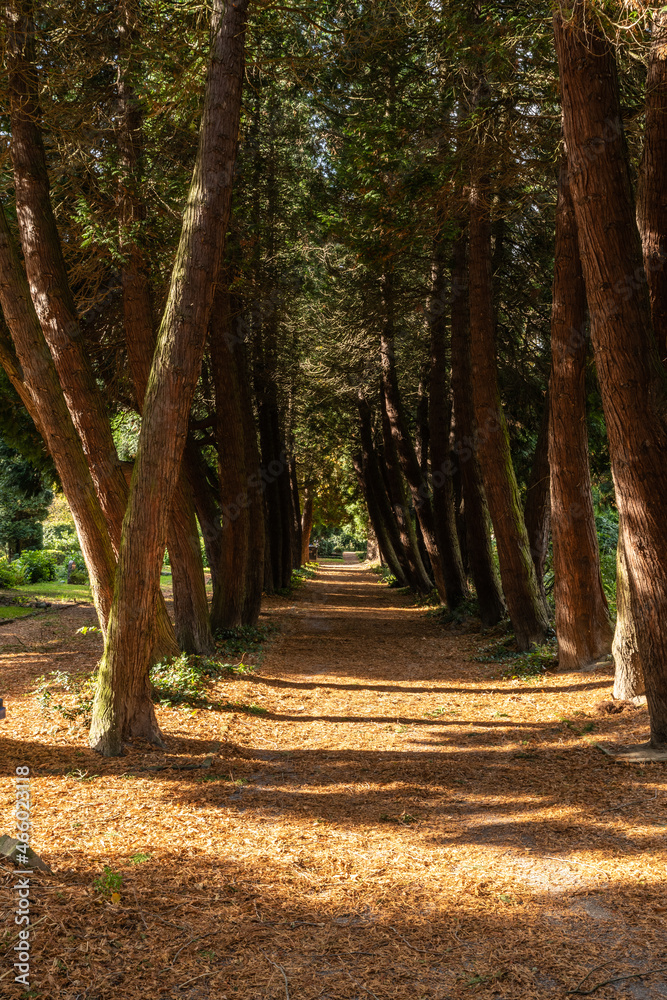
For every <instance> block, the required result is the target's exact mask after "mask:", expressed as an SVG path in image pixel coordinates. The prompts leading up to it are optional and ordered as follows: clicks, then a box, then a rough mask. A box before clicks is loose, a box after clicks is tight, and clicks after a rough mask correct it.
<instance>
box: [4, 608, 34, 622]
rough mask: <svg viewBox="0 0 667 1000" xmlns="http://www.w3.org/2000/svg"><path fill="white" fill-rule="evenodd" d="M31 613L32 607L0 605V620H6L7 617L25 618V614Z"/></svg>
mask: <svg viewBox="0 0 667 1000" xmlns="http://www.w3.org/2000/svg"><path fill="white" fill-rule="evenodd" d="M32 613H33V609H32V608H17V607H15V606H10V607H8V608H2V607H0V621H3V620H5V621H6V620H7V619H8V618H25V616H26V615H31V614H32Z"/></svg>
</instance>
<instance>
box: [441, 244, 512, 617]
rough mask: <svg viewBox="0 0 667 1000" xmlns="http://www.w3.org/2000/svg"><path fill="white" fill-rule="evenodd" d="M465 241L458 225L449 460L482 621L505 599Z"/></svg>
mask: <svg viewBox="0 0 667 1000" xmlns="http://www.w3.org/2000/svg"><path fill="white" fill-rule="evenodd" d="M467 245H468V239H467V234H466V232H465V230H461V232H460V233H459V235H458V236H457V238H456V240H455V242H454V253H453V259H452V312H451V322H452V337H451V352H452V396H453V399H454V412H455V418H456V419H455V430H456V434H455V441H454V447H453V456H454V461H453V464H454V463H455V464H456V466H457V467H458V470H459V473H460V476H461V490H462V493H463V503H464V510H465V525H466V537H467V553H468V562H469V565H470V574H471V576H472V579H473V583H474V584H475V591H476V593H477V602H478V604H479V612H480V617H481V619H482V621H483V623H484V624H485V625H495V624H496V622H498V621H500V619H501V618H502V616H503V614H504V611H505V603H504V601H503V596H502V591H501V588H500V580H499V578H498V572H497V570H496V566H495V563H494V560H493V550H492V546H491V532H490V523H489V510H488V507H487V503H486V495H485V493H484V483H483V481H482V473H481V469H480V467H479V461H478V457H477V429H476V426H475V412H474V406H473V397H472V368H471V359H470V311H469V302H468V261H467Z"/></svg>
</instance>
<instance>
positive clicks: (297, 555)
mask: <svg viewBox="0 0 667 1000" xmlns="http://www.w3.org/2000/svg"><path fill="white" fill-rule="evenodd" d="M289 471H290V496H291V500H292V502H291V509H292V522H293V524H294V531H293V533H292V555H293V560H292V567H293V568H294V569H299V567H300V566H301V505H300V503H299V482H298V479H297V474H296V459H295V458H294V456H292V457H291V458H290V462H289Z"/></svg>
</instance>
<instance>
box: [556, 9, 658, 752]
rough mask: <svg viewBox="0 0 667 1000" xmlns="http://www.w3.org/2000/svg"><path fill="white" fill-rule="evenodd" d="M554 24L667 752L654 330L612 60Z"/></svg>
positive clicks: (598, 37)
mask: <svg viewBox="0 0 667 1000" xmlns="http://www.w3.org/2000/svg"><path fill="white" fill-rule="evenodd" d="M567 14H568V19H567V20H565V17H564V16H563V13H562V8H561V12H560V13H559V12H558V11H557V12H556V14H555V17H554V30H555V36H556V50H557V54H558V63H559V68H560V78H561V93H562V103H563V128H564V133H565V142H566V146H567V153H568V168H569V179H570V186H571V190H572V199H573V203H574V209H575V216H576V221H577V230H578V233H579V251H580V254H581V263H582V269H583V273H584V279H585V282H586V297H587V300H588V307H589V310H590V316H591V337H592V340H593V348H594V352H595V361H596V365H597V371H598V378H599V382H600V390H601V394H602V403H603V408H604V414H605V420H606V424H607V434H608V438H609V452H610V456H611V463H612V472H613V475H614V483H615V486H616V501H617V504H618V509H619V514H620V518H621V522H622V525H623V541H624V545H625V556H626V559H627V575H628V585H629V592H630V603H631V607H632V615H633V618H634V623H635V629H636V633H637V645H638V649H639V653H640V656H641V662H642V666H643V669H644V680H645V683H646V696H647V702H648V709H649V716H650V721H651V737H650V739H651V745H652V746H653V747H654V748H664V747H665V746H667V625H666V619H665V609H666V608H667V506H666V504H667V501H666V497H667V418H666V403H667V384H666V380H667V376H666V374H665V370H664V368H663V366H662V364H661V359H660V355H659V353H658V348H657V342H656V340H655V336H654V333H653V327H652V323H651V303H650V299H649V292H648V288H647V285H646V281H645V276H644V267H643V259H642V246H641V240H640V237H639V232H638V229H637V222H636V216H635V205H634V199H633V196H632V186H631V176H630V164H629V156H628V150H627V146H626V142H625V135H624V132H623V125H622V119H621V108H620V100H619V89H618V78H617V72H616V63H615V58H614V53H613V50H612V49H611V48H610V45H609V43H608V42H607V40H606V38H605V37H604V35H603V33H602V31H600V30H599V29H598V28H597V27H596V22H595V20H594V19H593V18H591V17H589V16H588V15H589V14H590V11H588V10H587V7H586V5H585V4H584V3H583V0H581V2H580V0H576V2H575V3H574V4H573V5H572V6H571V7H568V10H567Z"/></svg>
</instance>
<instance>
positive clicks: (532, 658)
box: [472, 636, 558, 680]
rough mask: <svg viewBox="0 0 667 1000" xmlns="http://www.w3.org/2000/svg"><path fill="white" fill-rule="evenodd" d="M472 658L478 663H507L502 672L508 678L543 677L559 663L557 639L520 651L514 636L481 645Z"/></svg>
mask: <svg viewBox="0 0 667 1000" xmlns="http://www.w3.org/2000/svg"><path fill="white" fill-rule="evenodd" d="M472 660H473V661H474V662H476V663H504V664H507V666H506V668H505V670H503V673H502V676H503V678H505V679H506V680H527V679H530V678H535V677H541V676H542V675H543V674H545V673H546V672H547V670H549V669H553V668H554V667H556V666H557V664H558V657H557V650H556V643H555V641H551V642H546V643H544V644H543V645H541V646H534V647H533V648H532V649H530V650H529V651H528V652H520V651H518V650H517V649H516V643H515V640H514V637H513V636H508V637H506V638H505V639H503V640H501V641H499V642H494V643H490V644H489V645H486V646H481V647H480V648H479V649H478V650H477V655H476V656H473V657H472Z"/></svg>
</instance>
